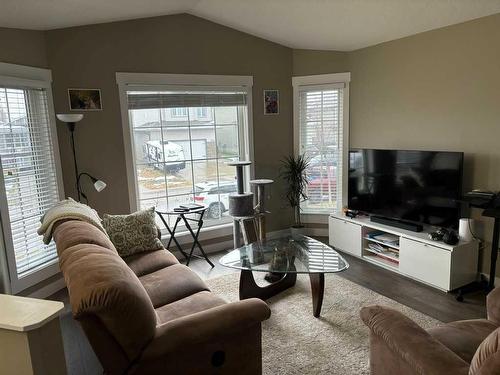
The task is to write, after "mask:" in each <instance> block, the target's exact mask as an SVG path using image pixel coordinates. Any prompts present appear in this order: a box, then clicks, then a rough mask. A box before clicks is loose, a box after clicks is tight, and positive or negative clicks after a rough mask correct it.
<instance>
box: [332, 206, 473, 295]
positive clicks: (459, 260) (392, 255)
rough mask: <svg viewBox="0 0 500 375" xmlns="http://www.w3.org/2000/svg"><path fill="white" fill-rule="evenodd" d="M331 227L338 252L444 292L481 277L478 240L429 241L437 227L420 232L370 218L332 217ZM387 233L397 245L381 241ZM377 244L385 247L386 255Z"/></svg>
mask: <svg viewBox="0 0 500 375" xmlns="http://www.w3.org/2000/svg"><path fill="white" fill-rule="evenodd" d="M328 227H329V228H328V232H329V244H330V246H332V247H334V248H335V249H337V250H339V251H342V252H345V253H348V254H351V255H354V256H356V257H359V258H361V259H363V260H365V261H367V262H370V263H373V264H376V265H377V266H380V267H383V268H386V269H388V270H390V271H393V272H396V273H399V274H401V275H404V276H407V277H410V278H412V279H415V280H418V281H421V282H423V283H425V284H427V285H430V286H433V287H435V288H438V289H441V290H444V291H450V290H454V289H457V288H460V287H461V286H464V285H466V284H469V283H471V282H473V281H475V280H476V278H477V276H478V270H477V265H478V252H479V248H478V243H477V242H476V241H472V242H463V241H460V242H459V243H458V244H456V245H447V244H445V243H444V242H437V241H432V240H430V239H429V238H428V233H429V232H430V231H432V230H435V228H431V227H427V228H425V230H424V231H423V232H418V233H416V232H411V231H407V230H404V229H399V228H395V227H391V226H387V225H383V224H378V223H374V222H371V221H370V219H369V218H368V217H363V218H355V219H351V218H347V217H344V216H343V215H341V214H338V215H331V216H330V217H329V221H328ZM384 233H385V234H388V235H389V237H390V236H392V239H393V242H381V241H380V240H378V239H377V235H380V234H384ZM386 237H387V236H386ZM394 239H396V241H394ZM374 244H380V245H382V246H383V252H380V249H379V248H377V247H376V246H374Z"/></svg>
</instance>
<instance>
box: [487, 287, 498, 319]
mask: <svg viewBox="0 0 500 375" xmlns="http://www.w3.org/2000/svg"><path fill="white" fill-rule="evenodd" d="M486 310H487V312H488V320H491V321H493V322H495V323H496V324H500V287H499V288H495V289H493V290H492V291H491V292H489V293H488V296H487V297H486Z"/></svg>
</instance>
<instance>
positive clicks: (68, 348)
mask: <svg viewBox="0 0 500 375" xmlns="http://www.w3.org/2000/svg"><path fill="white" fill-rule="evenodd" d="M320 240H323V241H325V240H326V239H325V238H320ZM224 254H226V252H225V251H224V252H219V253H214V254H210V260H211V261H212V262H213V263H214V264H215V267H214V268H211V267H210V265H209V264H208V263H207V262H205V261H204V260H202V259H194V260H192V261H191V264H190V268H191V269H192V270H193V271H195V272H196V273H197V274H198V275H199V276H200V277H201V278H203V279H210V278H214V277H218V276H222V275H225V274H229V273H232V272H238V271H237V270H233V269H230V268H226V267H223V266H221V265H220V264H219V259H220V257H222V256H223V255H224ZM343 255H344V256H345V258H346V260H347V261H348V262H349V264H350V267H349V269H347V270H346V271H344V272H341V273H339V274H338V275H339V276H341V277H344V278H346V279H348V280H350V281H352V282H355V283H357V284H359V285H362V286H364V287H366V288H368V289H371V290H373V291H375V292H377V293H379V294H382V295H384V296H386V297H388V298H391V299H393V300H395V301H398V302H400V303H402V304H404V305H406V306H409V307H411V308H413V309H415V310H417V311H420V312H422V313H424V314H427V315H429V316H432V317H433V318H435V319H438V320H440V321H443V322H450V321H454V320H462V319H475V318H484V317H486V306H485V305H486V298H485V295H484V294H483V293H473V294H467V295H466V296H465V301H464V302H458V301H456V300H455V296H454V295H453V294H451V293H444V292H441V291H438V290H436V289H434V288H431V287H429V286H427V285H424V284H421V283H419V282H416V281H414V280H411V279H408V278H406V277H402V276H399V275H397V274H395V273H393V272H391V271H388V270H385V269H383V268H381V267H377V266H376V265H373V264H370V263H367V262H365V261H362V260H360V259H358V258H355V257H352V256H350V255H348V254H343ZM325 293H328V291H327V290H326V291H325ZM50 299H55V300H59V301H63V302H64V303H65V305H66V308H65V313H64V314H63V315H62V317H61V329H62V334H63V340H64V349H65V353H66V359H67V365H68V374H70V375H96V374H102V368H101V366H100V364H99V361H98V360H97V357H96V356H95V354H94V353H93V351H92V348H91V347H90V345H89V343H88V341H87V339H86V337H85V335H84V333H83V331H82V330H81V328H80V326H79V325H78V324H77V323H76V322H75V321H74V320H73V318H72V316H71V307H70V306H69V302H68V295H67V291H66V290H65V289H64V290H62V291H60V292H58V293H56V294H55V295H53V296H51V297H50Z"/></svg>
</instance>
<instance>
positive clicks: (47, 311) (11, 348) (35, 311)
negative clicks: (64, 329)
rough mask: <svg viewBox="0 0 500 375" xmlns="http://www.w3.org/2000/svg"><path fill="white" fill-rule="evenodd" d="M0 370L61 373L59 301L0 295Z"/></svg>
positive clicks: (27, 374)
mask: <svg viewBox="0 0 500 375" xmlns="http://www.w3.org/2000/svg"><path fill="white" fill-rule="evenodd" d="M0 306H1V307H0V372H1V373H2V374H16V375H65V374H66V373H67V371H66V360H65V357H64V347H63V341H62V336H61V327H60V324H59V314H60V313H61V311H62V310H63V309H64V304H63V303H62V302H56V301H46V300H41V299H35V298H26V297H18V296H11V295H6V294H0Z"/></svg>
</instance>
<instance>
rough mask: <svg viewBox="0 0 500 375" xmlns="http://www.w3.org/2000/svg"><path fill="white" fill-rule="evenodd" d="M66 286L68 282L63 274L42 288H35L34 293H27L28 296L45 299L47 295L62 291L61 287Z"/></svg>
mask: <svg viewBox="0 0 500 375" xmlns="http://www.w3.org/2000/svg"><path fill="white" fill-rule="evenodd" d="M65 287H66V283H65V281H64V278H63V277H62V276H61V277H60V278H59V279H57V280H55V281H53V282H51V283H50V284H48V285H45V286H44V287H42V288H40V289H37V290H35V291H34V292H33V293H31V294H29V295H27V296H26V297H30V298H40V299H44V298H47V297H49V296H51V295H52V294H54V293H56V292H58V291H60V290H61V289H63V288H65Z"/></svg>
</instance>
